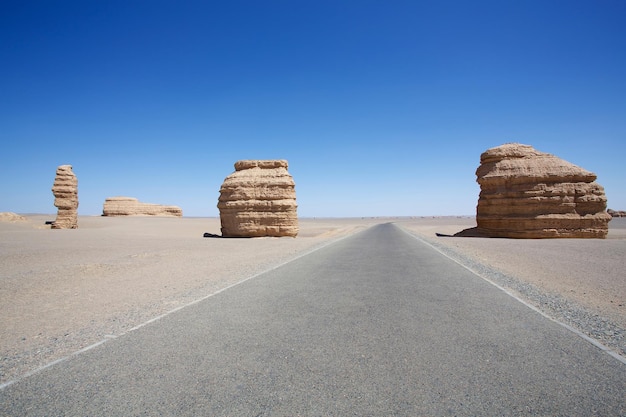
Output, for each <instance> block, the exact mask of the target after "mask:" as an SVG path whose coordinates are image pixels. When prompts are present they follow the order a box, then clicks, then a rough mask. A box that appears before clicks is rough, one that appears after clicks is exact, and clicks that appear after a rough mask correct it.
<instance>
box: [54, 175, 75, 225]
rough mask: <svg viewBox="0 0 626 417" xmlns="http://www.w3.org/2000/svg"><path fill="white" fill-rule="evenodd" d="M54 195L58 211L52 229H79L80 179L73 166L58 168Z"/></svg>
mask: <svg viewBox="0 0 626 417" xmlns="http://www.w3.org/2000/svg"><path fill="white" fill-rule="evenodd" d="M52 194H54V206H55V207H57V209H58V210H57V218H56V220H55V221H54V222H52V228H53V229H76V228H78V179H77V178H76V175H74V172H73V171H72V166H71V165H61V166H59V167H58V168H57V172H56V177H55V178H54V184H53V185H52Z"/></svg>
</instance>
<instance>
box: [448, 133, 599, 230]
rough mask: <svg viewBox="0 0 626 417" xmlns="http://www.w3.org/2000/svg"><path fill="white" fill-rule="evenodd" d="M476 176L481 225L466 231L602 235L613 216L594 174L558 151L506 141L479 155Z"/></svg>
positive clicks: (478, 213)
mask: <svg viewBox="0 0 626 417" xmlns="http://www.w3.org/2000/svg"><path fill="white" fill-rule="evenodd" d="M476 177H477V180H476V181H477V182H478V184H480V196H479V199H478V206H477V209H476V223H477V228H475V229H474V230H473V231H471V232H470V233H468V231H464V232H465V234H466V235H468V234H470V235H471V234H472V233H473V234H474V235H479V236H491V237H511V238H557V237H568V238H604V237H606V235H607V233H608V223H609V220H610V219H611V216H610V215H609V214H608V213H607V212H606V196H605V194H604V188H603V187H602V186H601V185H599V184H598V183H596V182H595V180H596V175H595V174H594V173H592V172H589V171H587V170H585V169H583V168H580V167H578V166H576V165H574V164H571V163H569V162H567V161H564V160H563V159H560V158H557V157H556V156H554V155H551V154H548V153H544V152H539V151H537V150H535V149H534V148H533V147H532V146H529V145H521V144H517V143H508V144H505V145H502V146H498V147H495V148H491V149H488V150H487V151H486V152H484V153H483V154H482V155H481V157H480V166H479V167H478V169H477V170H476ZM464 232H461V233H460V235H463V233H464Z"/></svg>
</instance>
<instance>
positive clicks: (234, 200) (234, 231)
mask: <svg viewBox="0 0 626 417" xmlns="http://www.w3.org/2000/svg"><path fill="white" fill-rule="evenodd" d="M287 168H288V163H287V161H285V160H243V161H237V162H236V163H235V172H233V173H232V174H230V175H229V176H227V177H226V178H225V179H224V183H223V184H222V187H221V188H220V197H219V201H218V204H217V207H218V209H219V211H220V221H221V225H222V236H223V237H261V236H277V237H280V236H292V237H295V236H297V234H298V214H297V207H298V206H297V204H296V190H295V183H294V180H293V178H292V176H291V174H289V172H288V171H287Z"/></svg>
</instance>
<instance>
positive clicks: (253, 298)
mask: <svg viewBox="0 0 626 417" xmlns="http://www.w3.org/2000/svg"><path fill="white" fill-rule="evenodd" d="M199 267H200V266H199ZM175 279H176V277H175V276H173V277H172V280H175ZM625 393H626V365H625V364H624V363H622V362H620V361H619V360H617V359H615V358H614V357H612V356H610V355H609V354H607V353H606V352H604V351H602V350H601V349H599V348H598V347H596V346H594V345H593V344H591V343H589V342H588V341H586V340H584V339H583V338H581V337H579V336H578V335H576V334H574V333H572V332H570V331H569V330H567V329H566V328H564V327H563V326H561V325H559V324H558V323H555V322H553V321H551V320H549V319H547V318H545V317H544V316H542V315H541V314H539V313H537V312H536V311H534V310H532V309H530V308H528V307H527V306H525V305H524V304H522V303H520V302H519V301H517V300H516V299H514V298H512V297H511V296H509V295H507V294H505V293H504V292H503V291H501V290H499V289H498V288H496V287H495V286H493V285H491V284H489V283H488V282H486V281H485V280H483V279H481V278H480V277H478V276H476V275H474V274H473V273H471V272H470V271H468V270H467V269H465V268H463V267H462V266H460V265H459V264H457V263H455V262H453V261H451V260H449V259H448V258H446V257H445V256H443V255H441V254H440V253H439V252H437V251H435V250H434V249H433V248H432V247H430V246H428V245H427V244H425V243H423V242H422V241H420V240H418V239H416V238H414V237H412V236H411V235H409V234H408V233H406V232H404V231H403V230H401V229H400V228H399V227H398V226H396V225H394V224H381V225H377V226H374V227H372V228H370V229H367V230H365V231H363V232H360V233H358V234H355V235H353V236H350V237H348V238H345V239H343V240H340V241H337V242H335V243H333V244H331V245H329V246H326V247H324V248H322V249H319V250H317V251H315V252H313V253H311V254H308V255H306V256H303V257H301V258H299V259H297V260H295V261H293V262H290V263H288V264H286V265H283V266H281V267H279V268H277V269H274V270H272V271H269V272H266V273H265V274H262V275H259V276H257V277H255V278H253V279H250V280H248V281H245V282H243V283H241V284H239V285H237V286H234V287H232V288H229V289H228V290H226V291H223V292H220V293H218V294H216V295H214V296H212V297H210V298H207V299H205V300H204V301H202V302H199V303H196V304H193V305H191V306H189V307H187V308H184V309H182V310H179V311H177V312H174V313H172V314H170V315H167V316H165V317H163V318H161V319H160V320H157V321H154V322H152V323H149V324H147V325H145V326H143V327H141V328H139V329H137V330H135V331H132V332H130V333H127V334H125V335H122V336H120V337H117V338H115V339H112V340H109V341H107V342H106V343H103V344H101V345H99V346H97V347H95V348H93V349H90V350H88V351H85V352H82V353H80V354H76V355H73V356H72V357H70V358H69V359H67V360H65V361H62V362H60V363H57V364H55V365H53V366H50V367H48V368H46V369H43V370H41V371H40V372H37V373H35V374H33V375H31V376H29V377H25V378H23V379H21V380H19V381H17V382H15V383H13V384H11V385H8V386H6V387H4V389H2V390H1V391H0V415H15V416H31V415H32V416H63V415H72V416H73V415H81V416H96V415H101V416H104V415H107V416H133V415H148V416H152V415H164V416H169V415H172V416H173V415H176V416H199V415H203V416H477V415H485V416H486V415H489V416H495V415H501V416H509V415H510V416H514V415H524V416H532V415H542V416H545V415H550V416H559V415H562V416H592V415H598V416H620V415H621V416H623V415H626V400H625V399H624V396H625Z"/></svg>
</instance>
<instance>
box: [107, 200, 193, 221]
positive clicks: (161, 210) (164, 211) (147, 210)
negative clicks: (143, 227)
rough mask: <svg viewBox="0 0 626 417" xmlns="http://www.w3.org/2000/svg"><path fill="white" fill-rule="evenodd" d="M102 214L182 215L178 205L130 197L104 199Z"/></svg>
mask: <svg viewBox="0 0 626 417" xmlns="http://www.w3.org/2000/svg"><path fill="white" fill-rule="evenodd" d="M102 215H103V216H110V217H114V216H174V217H182V215H183V210H182V209H181V208H180V207H178V206H164V205H161V204H151V203H141V202H140V201H139V200H137V199H136V198H132V197H109V198H107V199H106V200H105V201H104V207H103V209H102Z"/></svg>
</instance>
